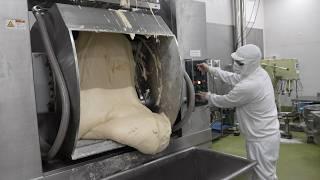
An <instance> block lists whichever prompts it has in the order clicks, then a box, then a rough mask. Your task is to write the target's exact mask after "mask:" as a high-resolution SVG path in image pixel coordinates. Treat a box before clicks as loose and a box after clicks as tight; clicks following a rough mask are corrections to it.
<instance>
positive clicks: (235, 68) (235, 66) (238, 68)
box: [233, 63, 242, 74]
mask: <svg viewBox="0 0 320 180" xmlns="http://www.w3.org/2000/svg"><path fill="white" fill-rule="evenodd" d="M241 70H242V67H241V66H239V65H238V64H237V63H233V72H234V73H237V74H241Z"/></svg>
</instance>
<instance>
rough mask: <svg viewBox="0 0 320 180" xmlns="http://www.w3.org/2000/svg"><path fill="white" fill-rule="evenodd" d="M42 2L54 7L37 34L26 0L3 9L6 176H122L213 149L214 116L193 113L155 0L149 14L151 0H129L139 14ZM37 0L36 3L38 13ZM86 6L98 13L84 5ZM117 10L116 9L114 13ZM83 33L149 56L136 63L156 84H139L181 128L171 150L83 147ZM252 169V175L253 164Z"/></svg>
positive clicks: (0, 41) (0, 158)
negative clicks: (123, 38)
mask: <svg viewBox="0 0 320 180" xmlns="http://www.w3.org/2000/svg"><path fill="white" fill-rule="evenodd" d="M38 1H40V2H45V4H44V6H47V7H50V8H49V9H44V8H39V7H35V8H34V9H33V10H34V14H35V17H36V22H35V23H34V24H31V23H30V24H31V26H32V28H30V27H29V17H28V8H27V7H28V3H27V1H26V0H11V1H4V2H1V6H0V18H1V19H5V26H2V27H0V47H1V48H0V65H1V66H0V81H1V83H2V84H3V85H2V86H1V87H0V92H1V94H3V98H1V101H0V107H1V109H0V110H1V111H0V119H1V120H0V122H1V126H0V137H1V138H0V144H1V146H0V174H1V178H0V179H9V180H10V179H14V180H15V179H33V178H36V179H49V180H51V179H52V180H55V179H59V180H60V179H62V180H63V179H103V178H107V177H109V176H112V177H116V176H118V175H119V174H118V175H116V174H117V173H119V172H123V171H126V170H129V169H132V168H135V167H138V166H141V165H143V164H145V163H147V162H150V161H152V160H155V161H157V159H159V158H165V157H167V155H168V154H172V153H175V152H178V151H181V150H184V149H186V148H189V147H193V146H200V145H202V144H207V143H208V142H210V140H211V129H210V128H209V126H207V125H206V124H209V116H208V113H209V112H208V111H207V110H206V109H201V108H196V109H195V111H194V112H192V111H193V109H194V89H193V86H192V84H191V83H192V82H191V81H190V79H189V78H188V76H187V75H186V73H184V68H183V63H182V61H181V58H180V55H179V50H178V46H177V41H176V39H175V35H174V34H173V33H172V31H171V29H170V28H169V27H168V26H167V24H166V23H165V22H164V21H163V20H162V18H161V17H160V16H157V15H155V13H156V12H153V11H152V12H151V11H150V9H153V10H157V7H159V8H160V4H161V3H163V2H158V1H152V2H151V3H153V5H154V6H152V7H150V6H149V5H150V3H145V2H142V1H138V2H139V3H140V4H139V3H138V5H136V6H135V5H134V3H132V1H130V2H131V5H130V7H133V8H134V9H135V11H132V9H131V8H130V7H128V6H126V7H124V8H123V6H121V4H120V1H119V2H114V1H112V2H111V0H110V1H109V0H104V1H95V2H93V1H70V0H65V1H63V0H61V1H58V0H57V1H56V2H63V3H67V4H69V5H67V4H52V3H50V2H51V1H49V0H48V1H46V0H38ZM38 1H36V0H35V1H33V0H30V1H29V7H30V4H33V3H35V2H38ZM46 2H49V3H46ZM101 2H102V5H101ZM86 3H88V6H89V7H85V6H79V5H83V4H86ZM94 3H96V4H95V5H94ZM104 3H107V4H104ZM70 4H73V5H70ZM109 4H113V5H112V6H110V7H112V8H107V7H109V6H106V5H109ZM132 4H133V5H132ZM96 5H97V6H96ZM144 5H148V6H149V8H148V7H145V6H144ZM139 8H145V9H143V10H142V9H139ZM159 8H158V10H159ZM13 9H14V11H13ZM118 9H125V11H117V10H118ZM146 9H147V10H146ZM160 14H161V13H160ZM30 18H33V16H30ZM30 21H31V20H30ZM30 29H31V32H30ZM80 31H91V32H97V33H107V32H109V33H121V34H126V35H127V37H128V38H132V39H133V40H131V43H132V47H133V53H134V55H136V54H139V53H141V54H143V55H144V57H145V59H139V58H138V57H136V58H135V61H140V60H141V61H148V62H149V65H150V67H149V68H148V69H147V70H148V71H149V73H148V76H149V77H148V79H149V81H143V80H140V79H139V78H138V81H137V82H136V84H137V87H136V88H137V92H138V95H139V97H141V101H142V103H144V104H145V105H146V106H147V107H148V108H150V109H151V110H152V111H154V112H165V113H166V114H167V115H168V116H169V118H170V119H171V120H172V123H173V124H174V125H173V129H174V132H173V134H172V138H171V141H170V145H169V147H168V148H167V149H166V150H165V151H164V152H162V153H159V154H156V155H144V154H141V153H139V152H137V151H136V150H134V149H133V148H130V147H126V146H124V145H121V144H118V143H116V142H113V141H88V140H86V141H81V140H80V141H78V140H77V132H78V128H79V116H80V108H79V106H80V98H79V93H80V88H79V74H78V65H77V56H76V54H77V52H76V48H75V39H76V38H77V34H78V33H79V32H80ZM30 36H31V42H30ZM30 44H31V47H30ZM31 52H32V53H31ZM137 74H139V71H138V70H137ZM183 79H185V80H186V82H184V81H183ZM160 86H161V87H162V88H158V87H160ZM186 87H189V88H186ZM185 91H186V92H187V93H185ZM146 92H150V96H146V95H145V94H146ZM159 94H161V96H159ZM187 97H188V98H187ZM199 117H200V118H199ZM185 121H187V122H188V123H184V122H185ZM199 122H201V123H199ZM37 125H38V126H37ZM199 152H200V151H199ZM179 154H180V153H177V154H172V155H171V156H170V157H173V156H174V157H179ZM201 154H210V152H205V153H201ZM193 157H194V156H188V157H187V158H189V160H190V159H192V158H193ZM235 160H237V161H238V162H242V161H243V160H242V159H238V158H235ZM41 161H42V162H41ZM206 163H208V162H206ZM244 166H245V167H247V168H249V169H250V168H252V164H245V165H244ZM238 170H239V169H238ZM242 170H243V169H242ZM234 171H237V169H233V170H232V172H234ZM240 171H241V169H240ZM228 172H230V173H232V172H231V171H228Z"/></svg>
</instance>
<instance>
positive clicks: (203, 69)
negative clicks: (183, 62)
mask: <svg viewBox="0 0 320 180" xmlns="http://www.w3.org/2000/svg"><path fill="white" fill-rule="evenodd" d="M197 68H198V70H199V71H201V72H202V73H206V72H208V71H209V65H208V64H206V63H201V64H197Z"/></svg>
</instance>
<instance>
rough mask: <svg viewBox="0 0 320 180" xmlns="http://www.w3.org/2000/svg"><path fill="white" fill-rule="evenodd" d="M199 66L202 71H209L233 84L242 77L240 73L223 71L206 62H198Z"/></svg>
mask: <svg viewBox="0 0 320 180" xmlns="http://www.w3.org/2000/svg"><path fill="white" fill-rule="evenodd" d="M197 68H198V70H199V71H201V72H202V73H206V72H209V73H210V74H212V75H214V76H216V77H218V78H219V79H221V80H222V81H223V82H225V83H227V84H229V85H232V86H234V85H236V84H237V83H238V82H240V79H241V78H240V75H239V74H236V73H231V72H228V71H223V70H221V69H220V68H216V67H210V66H209V65H208V64H206V63H201V64H197Z"/></svg>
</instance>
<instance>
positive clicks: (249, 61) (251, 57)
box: [231, 44, 262, 77]
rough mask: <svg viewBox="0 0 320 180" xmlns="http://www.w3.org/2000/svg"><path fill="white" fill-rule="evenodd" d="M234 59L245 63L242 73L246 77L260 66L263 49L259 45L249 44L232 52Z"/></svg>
mask: <svg viewBox="0 0 320 180" xmlns="http://www.w3.org/2000/svg"><path fill="white" fill-rule="evenodd" d="M231 57H232V58H233V59H234V60H237V61H241V62H242V63H244V65H243V66H242V70H241V73H240V75H241V76H243V77H246V76H248V75H250V74H251V73H253V72H254V71H255V70H256V69H257V68H258V67H260V60H261V57H262V55H261V50H260V48H259V47H258V46H256V45H253V44H247V45H244V46H242V47H240V48H238V49H237V51H236V52H234V53H232V54H231Z"/></svg>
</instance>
